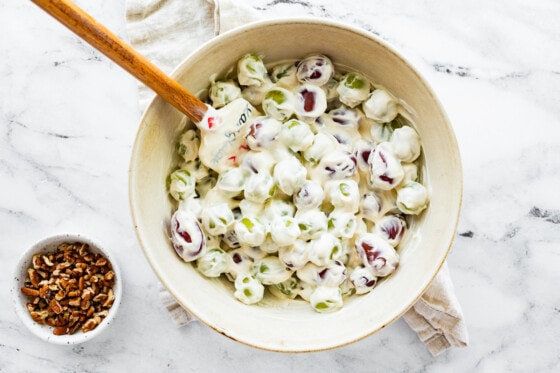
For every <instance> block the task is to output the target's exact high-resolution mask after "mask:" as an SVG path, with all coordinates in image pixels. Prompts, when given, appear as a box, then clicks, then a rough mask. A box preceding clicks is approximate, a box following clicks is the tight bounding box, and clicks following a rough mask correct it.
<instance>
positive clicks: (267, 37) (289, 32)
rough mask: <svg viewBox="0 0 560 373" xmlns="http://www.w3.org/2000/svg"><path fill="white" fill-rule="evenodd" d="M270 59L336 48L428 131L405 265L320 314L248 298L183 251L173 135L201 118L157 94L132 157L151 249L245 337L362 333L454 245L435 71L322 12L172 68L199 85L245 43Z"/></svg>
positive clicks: (236, 39) (177, 291)
mask: <svg viewBox="0 0 560 373" xmlns="http://www.w3.org/2000/svg"><path fill="white" fill-rule="evenodd" d="M249 52H250V53H256V54H258V55H260V56H262V57H263V59H264V61H265V63H270V62H278V61H282V60H291V59H302V58H304V57H306V56H308V55H310V54H316V53H321V54H325V55H327V56H329V57H330V58H331V59H332V60H333V62H334V63H335V64H338V65H341V66H346V67H348V68H350V69H352V70H354V71H359V72H361V73H363V74H365V75H366V77H368V78H369V80H370V81H372V82H374V83H377V84H380V85H382V86H384V87H385V88H387V89H388V90H389V91H390V92H391V93H393V94H394V95H395V96H396V97H398V98H400V99H402V100H403V101H404V102H406V103H407V104H408V105H409V106H410V107H411V108H412V109H413V110H414V112H413V114H412V119H413V121H414V127H415V128H416V130H417V132H418V133H419V135H420V137H421V139H422V146H423V153H422V164H421V169H422V182H423V183H424V184H425V185H426V187H427V188H428V190H429V193H430V205H429V207H428V208H427V210H426V211H424V212H423V213H422V215H421V216H419V217H416V218H414V219H413V221H412V224H411V226H410V229H409V231H408V232H407V234H406V237H405V239H404V240H403V242H401V245H400V249H399V254H400V258H401V260H400V266H399V269H398V270H397V271H396V272H395V273H394V274H392V275H391V276H389V277H388V278H387V279H385V280H383V281H381V282H380V283H379V284H378V285H377V286H376V288H375V289H374V290H373V291H371V292H370V293H368V294H367V295H364V296H355V297H350V298H349V299H347V300H345V303H344V307H343V308H342V309H341V310H338V311H336V312H333V313H328V314H318V313H317V312H315V311H313V310H312V309H311V307H310V306H309V304H308V303H306V302H304V301H300V300H297V299H296V300H293V301H286V300H277V299H275V298H274V297H266V298H265V299H264V300H263V301H261V302H260V303H259V304H257V305H252V306H247V305H245V304H243V303H241V302H239V301H238V300H236V299H235V297H234V295H233V290H232V285H231V283H229V282H228V281H227V280H224V279H209V278H205V277H204V276H203V275H201V274H200V273H199V272H198V271H197V270H196V269H195V268H194V266H193V265H191V264H189V263H185V262H183V261H182V260H180V259H179V257H178V256H177V255H176V253H175V251H174V250H173V247H172V245H171V243H170V240H169V237H170V233H169V228H168V226H169V221H170V217H171V215H172V212H173V209H174V206H173V203H172V201H171V199H170V198H169V196H168V194H167V189H166V180H167V177H168V175H169V173H170V172H172V171H173V170H174V169H175V168H176V167H177V165H178V161H179V160H178V156H177V154H176V150H175V146H176V144H177V140H178V137H179V135H180V134H181V133H182V132H183V131H184V130H185V128H187V127H186V126H192V124H190V122H187V121H186V119H185V117H184V116H183V115H182V114H181V113H179V112H178V111H177V110H175V109H174V108H172V107H171V106H170V105H169V104H167V103H165V102H164V101H163V100H162V99H161V98H159V97H156V98H155V99H154V100H153V101H152V103H151V105H150V106H149V107H148V109H147V110H146V112H145V114H144V116H143V118H142V121H141V123H140V127H139V130H138V134H137V137H136V142H135V144H134V149H133V151H132V159H131V164H130V190H129V192H130V204H131V209H132V215H133V218H134V223H135V228H136V233H137V236H138V239H139V241H140V243H141V246H142V249H143V251H144V254H145V256H146V258H147V259H148V261H149V262H150V264H151V265H152V268H153V269H154V271H155V273H156V274H157V275H158V277H159V279H160V280H161V282H162V283H163V284H164V285H165V287H166V288H167V289H168V290H169V291H170V292H171V294H172V295H173V296H174V297H175V298H176V299H177V300H178V302H179V303H180V304H181V305H182V306H183V307H185V308H186V309H188V310H189V311H190V312H192V313H193V314H194V316H195V317H197V318H198V319H199V320H201V321H202V322H204V323H205V324H207V325H209V326H210V327H212V328H213V329H215V330H216V331H217V332H219V333H221V334H223V335H226V336H228V337H230V338H232V339H234V340H237V341H240V342H243V343H245V344H248V345H251V346H255V347H259V348H262V349H267V350H274V351H283V352H304V351H317V350H324V349H329V348H334V347H338V346H343V345H346V344H348V343H352V342H355V341H358V340H360V339H362V338H365V337H366V336H368V335H370V334H372V333H375V332H377V331H379V330H381V329H382V328H384V327H385V326H387V325H389V324H390V323H391V322H393V321H395V320H397V319H398V318H399V317H400V316H401V315H402V314H403V313H404V312H406V310H407V309H408V308H410V306H412V305H413V304H414V303H415V302H416V300H417V299H418V298H419V297H420V296H421V295H422V293H423V292H424V291H425V290H426V289H427V288H428V286H429V285H430V283H431V282H432V281H433V279H434V277H435V276H436V275H437V273H438V271H439V269H440V268H441V266H442V265H443V263H444V261H445V258H446V256H447V254H448V252H449V250H450V248H451V244H452V242H453V239H454V237H455V230H456V227H457V222H458V218H459V212H460V207H461V196H462V174H461V161H460V156H459V150H458V146H457V141H456V139H455V135H454V133H453V129H452V127H451V124H450V123H449V120H448V118H447V116H446V114H445V111H444V110H443V107H442V105H441V104H440V102H439V100H438V99H437V98H436V96H435V94H434V92H433V91H432V89H431V88H430V86H429V84H428V83H427V82H426V80H425V79H424V78H423V77H422V76H421V75H420V74H419V73H418V72H417V71H416V70H415V69H414V68H413V67H412V65H411V64H410V63H409V62H408V61H407V60H406V59H405V58H403V56H402V55H401V54H400V53H399V52H397V51H396V50H395V49H394V48H393V47H391V46H389V45H388V44H387V43H385V42H384V41H382V40H380V39H379V38H377V37H376V36H374V35H373V34H371V33H368V32H366V31H364V30H361V29H358V28H356V27H352V26H348V25H346V24H341V23H338V22H333V21H328V20H324V19H283V20H282V19H280V20H267V21H262V22H258V23H253V24H249V25H247V26H244V27H242V28H238V29H235V30H232V31H230V32H228V33H225V34H222V35H220V36H218V37H216V38H214V39H212V40H211V41H210V42H208V43H207V44H205V45H204V46H202V47H201V48H199V49H198V50H197V51H195V52H194V53H193V54H191V55H190V56H189V57H187V58H186V59H185V60H184V61H183V62H182V63H181V64H180V65H179V66H178V67H177V69H176V70H175V71H174V73H173V74H172V75H173V77H174V78H175V79H176V80H177V81H178V82H179V83H181V84H182V85H184V86H185V87H187V88H188V89H189V90H190V91H191V92H200V91H201V90H204V89H205V88H207V87H208V85H209V78H210V77H211V76H212V75H213V74H218V76H219V77H220V76H223V75H224V74H225V73H226V72H227V71H228V69H230V68H231V67H232V66H234V65H235V64H236V62H237V60H238V59H239V58H241V57H242V56H243V55H244V54H246V53H249Z"/></svg>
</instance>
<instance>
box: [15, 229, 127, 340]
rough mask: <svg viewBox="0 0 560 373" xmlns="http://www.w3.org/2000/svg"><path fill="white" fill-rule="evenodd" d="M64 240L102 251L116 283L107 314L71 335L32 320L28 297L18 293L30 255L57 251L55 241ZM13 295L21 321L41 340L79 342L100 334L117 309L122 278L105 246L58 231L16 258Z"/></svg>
mask: <svg viewBox="0 0 560 373" xmlns="http://www.w3.org/2000/svg"><path fill="white" fill-rule="evenodd" d="M64 242H84V243H87V244H89V250H90V251H91V252H92V253H99V254H102V255H103V256H104V257H105V258H107V259H108V260H109V261H110V262H111V264H112V266H113V271H114V272H115V285H114V286H113V291H114V294H115V301H114V303H113V305H112V306H111V308H110V309H109V314H108V315H107V316H106V317H105V318H104V319H103V320H102V322H101V323H100V324H99V325H98V326H97V327H96V328H95V329H93V330H91V331H89V332H87V333H83V332H82V331H81V330H78V331H76V333H74V334H72V335H54V334H53V328H52V327H51V326H48V325H41V324H38V323H37V322H35V321H33V319H32V318H31V316H30V314H29V312H28V310H27V308H26V306H25V305H26V304H27V302H29V298H28V297H27V296H25V295H24V294H22V293H21V291H20V289H21V288H22V287H23V286H24V284H25V280H26V278H27V269H28V268H31V267H32V259H33V256H34V255H35V254H37V253H44V254H47V253H51V252H54V251H56V249H57V247H58V245H60V244H61V243H64ZM12 296H13V299H14V306H15V310H16V313H17V314H18V316H19V317H20V319H21V320H22V321H23V323H24V325H25V326H26V327H27V328H28V329H29V330H30V331H31V332H32V333H33V334H35V335H36V336H37V337H39V338H41V339H42V340H44V341H47V342H51V343H54V344H60V345H73V344H78V343H82V342H85V341H88V340H91V339H93V338H94V337H96V336H97V335H99V334H100V333H101V332H102V331H103V330H104V329H105V328H106V327H107V326H108V325H109V324H110V323H111V322H112V320H113V318H114V317H115V315H116V313H117V310H118V308H119V305H120V302H121V299H122V279H121V272H120V269H119V266H118V264H117V262H116V259H115V257H114V256H112V255H111V254H110V253H109V252H107V249H103V248H102V246H101V245H99V244H98V243H96V242H94V241H92V240H91V239H89V238H87V237H84V236H82V235H79V234H60V235H56V236H52V237H48V238H45V239H43V240H41V241H39V242H37V243H36V244H34V245H33V246H32V247H31V248H30V249H28V250H27V251H26V252H25V253H24V254H23V255H22V256H21V258H20V259H19V261H18V264H17V266H16V270H15V273H14V283H13V287H12Z"/></svg>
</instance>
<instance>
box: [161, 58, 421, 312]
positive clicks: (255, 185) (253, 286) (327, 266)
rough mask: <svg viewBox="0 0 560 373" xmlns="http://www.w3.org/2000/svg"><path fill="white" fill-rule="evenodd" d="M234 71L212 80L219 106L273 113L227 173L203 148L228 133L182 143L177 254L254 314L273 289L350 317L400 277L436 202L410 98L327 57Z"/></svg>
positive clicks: (245, 135) (186, 137)
mask: <svg viewBox="0 0 560 373" xmlns="http://www.w3.org/2000/svg"><path fill="white" fill-rule="evenodd" d="M232 71H235V73H233V74H230V75H231V76H225V77H223V78H222V79H220V80H214V79H212V80H211V82H210V87H209V90H208V91H209V93H210V94H209V104H211V105H213V107H215V108H218V107H223V106H225V105H227V104H228V103H230V102H231V101H233V100H235V99H237V98H239V97H240V96H243V97H244V98H245V99H246V100H248V101H250V102H251V104H253V105H254V106H255V109H256V110H258V111H259V112H261V113H264V114H263V115H258V116H256V117H255V118H254V119H252V120H251V121H249V122H248V123H246V124H245V125H243V126H242V127H240V128H239V129H238V131H237V132H236V134H235V141H236V143H238V144H239V151H238V153H236V154H233V155H228V156H229V157H228V159H224V160H220V163H219V164H220V167H219V168H218V167H215V166H213V164H212V163H210V162H207V161H206V158H205V157H204V155H203V154H201V153H199V147H200V144H201V143H205V144H206V148H207V149H211V148H213V147H215V148H220V145H221V142H222V141H223V142H226V141H231V139H226V136H227V133H226V132H224V138H223V139H222V138H220V137H219V136H215V133H216V132H214V135H213V137H210V136H207V137H205V136H206V134H207V132H208V131H209V129H207V128H203V127H199V128H198V129H188V130H186V131H185V132H184V134H183V135H182V136H181V137H180V139H179V146H178V148H177V149H178V153H179V155H180V156H181V157H182V158H183V163H182V164H181V165H180V167H178V169H176V170H174V171H173V172H172V173H171V174H170V176H169V181H168V192H169V194H170V196H171V197H172V198H173V199H174V200H175V201H176V202H177V210H176V211H175V213H174V214H173V217H172V219H171V225H170V230H171V241H172V243H173V247H174V248H175V250H176V252H177V254H178V255H179V257H180V258H181V259H183V260H184V261H186V262H192V263H193V264H194V266H195V267H196V268H197V269H198V270H199V271H200V272H201V273H202V274H203V275H205V276H207V277H220V276H222V277H224V278H227V279H228V280H230V281H232V282H233V283H234V286H235V292H234V296H235V297H236V298H237V299H238V300H239V301H241V302H243V303H246V304H254V303H258V302H260V301H261V300H262V298H263V297H264V296H265V294H266V292H265V290H266V289H268V292H269V293H270V294H271V296H275V297H280V298H282V299H286V300H288V299H295V298H297V297H299V298H301V299H303V300H305V301H307V302H309V303H310V305H311V307H312V308H313V309H314V310H315V311H317V312H322V313H324V312H332V311H336V310H338V309H340V308H341V307H342V306H343V303H344V298H345V297H348V296H350V295H352V294H356V295H361V294H366V293H368V292H370V291H371V290H372V289H374V287H375V285H376V284H377V283H378V281H379V280H380V279H381V278H384V277H387V276H389V275H391V274H392V273H393V272H394V271H395V270H397V269H398V265H399V253H398V251H399V244H400V243H401V241H402V240H403V237H404V236H405V234H406V230H407V228H408V227H407V222H409V221H410V219H411V218H410V216H411V215H418V214H420V213H421V212H422V211H423V210H424V209H425V208H426V207H427V205H428V202H429V193H428V190H427V188H426V187H425V186H424V185H423V184H422V183H421V180H419V178H418V176H419V172H418V170H419V168H418V166H417V164H416V162H417V160H418V157H419V156H420V154H421V142H420V136H419V135H418V133H417V132H416V130H415V129H414V128H413V127H412V125H411V123H410V122H409V121H408V120H407V119H406V118H405V117H406V115H405V114H406V111H405V109H404V108H403V105H401V103H400V101H399V100H398V99H397V98H396V97H394V96H393V95H392V94H391V93H390V92H388V91H387V90H386V89H384V88H383V87H381V86H379V85H376V84H375V83H374V82H370V81H368V79H367V78H366V77H365V76H364V75H362V74H360V73H359V72H354V71H348V70H344V71H343V70H342V69H340V71H338V70H337V68H336V66H335V64H333V61H331V60H330V59H329V57H327V56H325V55H312V56H306V57H305V58H303V59H302V60H300V61H281V62H280V63H275V64H272V65H270V66H268V67H267V66H266V65H265V64H264V62H263V60H262V59H261V57H259V56H257V55H255V54H248V55H246V56H244V57H242V58H241V59H240V60H239V61H238V63H237V64H236V66H235V68H234V69H232ZM218 125H219V124H218ZM218 130H219V129H218ZM212 131H216V129H212ZM210 139H211V140H210ZM205 140H206V141H205ZM209 140H210V141H212V143H210V144H208V142H209Z"/></svg>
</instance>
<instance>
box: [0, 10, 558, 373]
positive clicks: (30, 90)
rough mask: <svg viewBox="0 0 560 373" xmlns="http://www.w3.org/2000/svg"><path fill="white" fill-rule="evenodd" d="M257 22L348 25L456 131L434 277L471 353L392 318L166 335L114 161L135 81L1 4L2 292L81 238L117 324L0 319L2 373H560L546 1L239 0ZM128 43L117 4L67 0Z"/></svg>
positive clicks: (550, 16)
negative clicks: (343, 338) (115, 290)
mask: <svg viewBox="0 0 560 373" xmlns="http://www.w3.org/2000/svg"><path fill="white" fill-rule="evenodd" d="M245 2H246V3H247V4H249V5H251V6H252V7H254V8H255V9H257V10H258V11H260V12H262V14H263V15H264V16H266V17H278V16H307V15H312V16H317V17H328V18H332V19H336V20H340V21H344V22H348V23H351V24H354V25H356V26H358V27H361V28H363V29H365V30H368V31H370V32H372V33H374V34H376V35H378V36H379V37H381V38H382V39H384V40H386V41H388V42H389V43H391V44H392V45H394V46H395V47H396V48H398V49H399V50H400V51H402V52H403V53H404V54H405V55H406V56H407V57H408V58H409V59H410V60H411V62H412V63H413V64H414V65H415V66H416V67H417V68H418V70H420V72H421V73H422V74H423V75H424V76H425V77H426V79H427V80H428V81H429V82H430V84H431V85H432V86H433V88H434V90H435V92H436V94H437V95H438V97H439V99H440V100H441V101H442V103H443V105H444V106H445V108H446V110H447V112H448V115H449V117H450V119H451V121H452V123H453V125H454V128H455V132H456V134H457V138H458V141H459V145H460V148H461V154H462V159H463V167H464V201H463V211H462V214H461V219H460V223H459V227H458V234H457V238H456V241H455V244H454V247H453V251H452V253H451V254H450V256H449V267H450V270H451V274H452V278H453V280H454V284H455V289H456V291H457V295H458V297H459V300H460V302H461V304H462V306H463V311H464V313H465V317H466V320H467V324H468V326H469V333H470V345H469V347H467V348H464V349H457V350H450V351H448V352H446V353H444V354H442V355H440V356H438V357H437V358H434V357H432V356H431V355H430V354H429V352H428V351H427V350H426V348H425V347H424V346H423V345H422V343H421V342H420V341H419V340H418V338H417V336H416V334H415V333H414V332H413V331H411V330H410V329H409V328H408V326H407V325H406V324H405V323H404V322H403V321H402V320H398V321H397V322H395V323H394V324H392V325H390V326H389V327H387V328H385V329H384V330H382V331H380V332H379V333H377V334H375V335H373V336H371V337H369V338H366V339H364V340H362V341H360V342H358V343H355V344H352V345H349V346H346V347H343V348H339V349H335V350H331V351H325V352H319V353H313V354H278V353H272V352H266V351H260V350H255V349H253V348H251V347H247V346H244V345H240V344H238V343H236V342H233V341H231V340H229V339H227V338H225V337H223V336H222V335H219V334H218V333H215V332H214V331H212V330H210V329H209V328H207V327H206V326H204V325H201V324H199V323H194V324H192V325H190V326H189V327H187V328H181V329H176V328H175V327H174V326H173V325H172V323H171V322H170V320H169V317H168V315H167V314H166V312H165V310H164V308H163V307H162V306H161V304H160V303H159V301H158V287H157V280H156V278H155V276H154V274H153V272H152V271H151V269H150V267H149V265H148V264H147V262H146V260H145V259H144V257H143V255H142V253H141V250H140V248H139V245H138V243H137V241H136V238H135V235H134V231H133V227H132V222H131V218H130V213H129V206H128V190H127V188H128V185H127V182H128V180H127V177H128V162H129V157H130V151H131V149H132V144H133V141H134V135H135V132H136V127H137V125H138V122H139V117H140V113H139V110H138V106H137V91H136V82H135V81H134V80H133V79H132V78H131V77H129V76H128V75H127V74H125V73H123V72H122V71H121V70H120V68H118V67H116V66H115V65H113V64H112V63H111V62H109V61H108V60H107V59H106V58H105V57H103V56H102V55H100V54H99V53H98V52H96V51H94V50H93V49H92V48H90V47H89V46H87V45H86V44H85V43H83V42H81V41H80V40H78V39H77V38H76V37H74V36H73V35H72V34H70V33H69V32H68V31H67V30H65V29H64V28H63V27H62V26H60V25H58V24H57V23H56V22H54V21H52V19H50V18H49V17H47V16H46V15H45V14H43V13H42V12H41V11H40V10H38V9H37V8H36V7H35V6H34V5H33V4H32V3H31V2H22V1H18V0H5V1H3V2H2V3H0V35H2V36H1V37H0V55H1V56H2V61H1V62H0V190H1V192H2V193H0V227H1V228H0V233H1V236H2V240H1V244H0V263H2V271H0V289H1V292H0V299H1V301H2V304H4V305H9V304H10V302H11V299H10V294H9V291H8V289H9V285H10V281H11V278H12V274H11V271H12V269H13V268H14V266H15V262H16V260H17V258H18V256H19V252H20V251H21V250H23V249H25V248H26V247H28V246H29V245H30V244H32V243H34V242H35V241H37V240H39V239H41V238H42V237H44V236H46V235H49V234H51V233H56V232H61V231H79V232H83V233H87V234H89V235H91V236H94V237H99V238H101V240H102V241H103V242H105V243H106V244H107V245H110V246H111V247H113V250H114V251H116V252H117V257H118V259H119V263H120V264H121V269H122V270H123V272H124V276H125V278H126V282H125V289H124V290H125V294H126V296H125V298H124V301H123V304H122V306H121V307H122V308H121V310H120V312H119V316H118V317H117V320H116V322H115V324H114V325H113V326H112V327H111V328H110V329H109V330H107V332H106V334H104V335H102V336H100V337H99V338H98V339H96V340H93V341H91V342H89V343H87V344H84V345H80V346H74V347H60V346H53V345H49V344H45V343H43V342H41V341H39V340H37V339H36V338H34V337H33V336H32V335H31V334H30V333H29V332H28V331H27V330H26V329H25V328H24V326H23V324H21V323H20V322H19V320H18V319H17V317H16V315H15V313H14V311H13V309H12V308H11V307H9V306H5V307H1V308H0V372H74V371H80V372H108V371H111V372H113V371H114V372H117V371H124V370H133V371H139V372H151V371H193V372H194V371H208V372H213V371H215V372H217V371H245V372H247V371H248V372H257V371H272V372H276V371H286V370H291V371H306V372H319V371H325V370H326V369H329V371H351V370H352V371H358V372H372V371H382V372H387V371H398V372H422V371H427V372H448V371H455V372H505V371H514V372H537V371H538V372H556V371H560V344H558V343H557V341H558V339H559V338H560V292H559V291H558V290H557V286H558V284H559V283H560V271H559V268H560V194H559V193H558V188H559V187H560V48H559V43H560V23H558V21H557V20H558V17H559V16H560V3H559V2H557V1H553V0H548V1H547V0H539V1H530V0H517V1H506V0H496V1H492V2H487V1H482V0H474V1H469V2H465V1H458V0H451V1H445V2H443V1H437V0H426V1H422V2H418V1H411V0H408V1H407V0H398V1H389V0H385V1H379V0H373V1H372V0H339V1H329V0H313V1H304V0H284V1H282V0H245ZM77 3H78V4H79V5H81V6H82V7H84V8H85V9H86V10H87V11H89V12H90V13H91V14H92V15H93V16H94V17H96V18H98V19H99V20H100V21H102V22H103V23H104V24H106V25H107V26H108V27H109V28H110V29H112V30H114V31H115V32H117V33H118V34H119V35H121V36H125V35H126V34H125V29H126V28H125V20H124V1H122V0H121V1H110V0H95V1H85V0H80V1H77Z"/></svg>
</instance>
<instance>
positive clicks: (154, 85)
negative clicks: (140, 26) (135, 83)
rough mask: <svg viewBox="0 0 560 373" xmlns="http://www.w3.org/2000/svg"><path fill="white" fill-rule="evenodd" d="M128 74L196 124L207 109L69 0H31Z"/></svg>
mask: <svg viewBox="0 0 560 373" xmlns="http://www.w3.org/2000/svg"><path fill="white" fill-rule="evenodd" d="M31 1H32V2H34V3H35V4H36V5H38V6H39V7H40V8H42V9H43V10H44V11H45V12H47V13H48V14H50V15H51V16H53V17H54V18H55V19H57V20H58V21H59V22H60V23H62V24H63V25H65V26H66V27H68V28H69V29H70V30H71V31H73V32H74V33H75V34H77V35H78V36H79V37H80V38H82V39H84V40H85V41H87V42H88V43H89V44H91V45H92V46H93V47H94V48H95V49H97V50H98V51H100V52H101V53H103V54H105V55H106V56H107V57H109V58H110V59H111V60H113V61H114V62H115V63H117V64H118V65H119V66H121V67H122V68H123V69H125V70H126V71H128V72H129V73H130V74H132V75H133V76H134V77H136V78H137V79H138V80H140V81H141V82H142V83H144V84H145V85H146V86H148V87H149V88H151V89H152V90H153V91H154V92H156V93H157V94H158V95H160V96H161V97H162V98H163V99H164V100H166V101H167V102H169V103H170V104H171V105H173V106H175V107H176V108H177V109H179V110H180V111H181V112H183V113H184V114H185V115H186V116H187V117H189V118H190V119H191V120H193V121H195V122H200V121H201V120H202V118H203V117H204V114H205V113H206V111H207V109H208V107H207V106H206V105H205V104H204V103H203V102H202V101H200V100H199V99H198V98H197V97H196V96H194V95H193V94H192V93H190V92H189V91H188V90H186V89H185V88H184V87H183V86H181V85H180V84H179V83H177V82H176V81H175V80H173V79H171V78H170V77H169V76H167V74H165V73H164V72H163V71H161V70H160V69H159V68H158V67H157V66H155V65H154V64H153V63H151V62H150V61H148V60H147V59H146V58H145V57H144V56H142V55H141V54H139V53H138V52H136V51H135V50H134V49H133V48H132V47H131V46H130V45H128V44H127V43H125V42H124V41H123V40H121V39H120V38H118V37H117V36H116V35H115V34H113V33H112V32H111V31H109V30H108V29H107V28H105V27H104V26H103V25H102V24H100V23H98V22H97V21H96V20H95V19H93V18H92V17H91V16H90V15H89V14H87V13H86V12H85V11H84V10H82V9H80V8H79V7H78V6H76V5H75V4H74V3H72V2H71V1H69V0H31Z"/></svg>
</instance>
